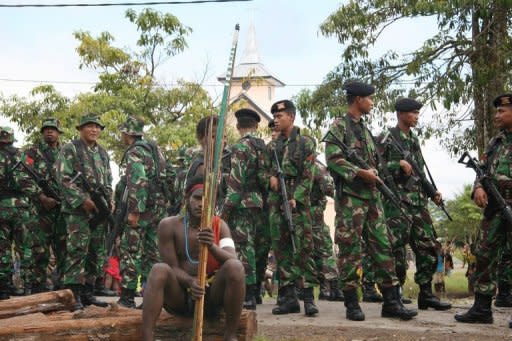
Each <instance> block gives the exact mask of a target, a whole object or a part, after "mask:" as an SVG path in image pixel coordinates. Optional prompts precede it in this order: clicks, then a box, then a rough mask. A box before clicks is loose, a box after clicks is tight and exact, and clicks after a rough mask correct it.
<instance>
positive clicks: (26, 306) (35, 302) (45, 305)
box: [0, 290, 75, 319]
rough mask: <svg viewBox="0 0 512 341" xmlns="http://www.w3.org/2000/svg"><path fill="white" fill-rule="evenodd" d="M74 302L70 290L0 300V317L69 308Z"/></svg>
mask: <svg viewBox="0 0 512 341" xmlns="http://www.w3.org/2000/svg"><path fill="white" fill-rule="evenodd" d="M74 304H75V297H74V296H73V292H71V290H59V291H51V292H43V293H40V294H35V295H30V296H23V297H15V298H11V299H9V300H3V301H0V319H5V318H9V317H13V316H20V315H27V314H33V313H47V312H50V311H57V310H69V309H71V307H73V305H74Z"/></svg>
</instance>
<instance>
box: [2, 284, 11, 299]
mask: <svg viewBox="0 0 512 341" xmlns="http://www.w3.org/2000/svg"><path fill="white" fill-rule="evenodd" d="M6 283H7V279H0V300H8V299H9V298H10V297H11V296H10V295H9V294H10V290H9V286H8V285H7V284H6Z"/></svg>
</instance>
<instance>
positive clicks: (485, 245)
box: [455, 94, 512, 323]
mask: <svg viewBox="0 0 512 341" xmlns="http://www.w3.org/2000/svg"><path fill="white" fill-rule="evenodd" d="M493 104H494V106H495V107H496V115H495V118H494V121H495V122H496V124H497V126H498V128H499V129H500V132H499V134H498V135H497V136H496V137H494V138H493V139H492V140H491V141H490V142H489V145H488V147H487V150H486V152H485V155H484V158H483V167H484V169H485V170H486V173H487V175H488V176H489V177H490V178H491V179H492V181H493V182H494V184H495V186H496V188H497V189H498V191H499V192H500V194H501V195H502V196H503V198H504V199H505V200H506V202H507V204H508V205H509V206H510V205H511V203H512V191H511V188H512V158H511V151H512V94H504V95H501V96H498V97H497V98H496V99H495V100H494V102H493ZM488 195H489V193H486V191H485V189H484V188H483V185H482V183H480V182H479V181H475V185H474V189H473V194H472V197H473V200H474V201H475V203H476V204H477V205H478V206H479V207H481V208H484V218H483V220H482V224H481V225H480V229H479V235H478V241H479V242H478V245H477V246H476V250H475V255H476V270H475V273H474V274H473V278H474V279H475V283H474V288H475V301H474V303H473V306H472V307H471V308H470V309H469V310H468V311H467V312H466V313H464V314H457V315H455V319H456V320H457V321H459V322H465V323H493V317H492V308H491V303H492V297H493V295H494V294H495V291H496V271H497V267H498V262H499V256H500V254H501V253H502V252H505V253H507V254H510V250H512V238H511V237H510V225H509V224H508V223H507V222H506V221H505V219H504V218H503V217H502V215H501V212H500V210H499V208H498V207H497V205H496V202H495V201H494V200H492V198H490V197H489V196H488Z"/></svg>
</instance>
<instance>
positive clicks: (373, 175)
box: [357, 168, 381, 185]
mask: <svg viewBox="0 0 512 341" xmlns="http://www.w3.org/2000/svg"><path fill="white" fill-rule="evenodd" d="M357 176H358V177H360V178H361V179H363V181H364V182H366V183H367V184H370V185H375V184H376V183H377V182H381V180H380V178H379V176H378V175H377V171H376V170H375V169H373V168H371V169H360V170H359V171H358V172H357Z"/></svg>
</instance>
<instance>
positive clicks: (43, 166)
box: [24, 119, 66, 293]
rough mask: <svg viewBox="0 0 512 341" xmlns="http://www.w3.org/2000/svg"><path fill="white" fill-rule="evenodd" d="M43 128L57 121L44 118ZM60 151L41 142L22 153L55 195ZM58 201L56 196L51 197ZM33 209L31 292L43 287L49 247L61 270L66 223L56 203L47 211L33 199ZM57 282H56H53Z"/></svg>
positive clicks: (56, 127) (55, 124)
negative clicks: (35, 226) (35, 224)
mask: <svg viewBox="0 0 512 341" xmlns="http://www.w3.org/2000/svg"><path fill="white" fill-rule="evenodd" d="M45 127H52V128H55V129H57V131H59V132H61V131H60V130H59V126H58V122H57V120H55V119H47V120H45V121H44V122H43V126H42V128H41V131H42V130H43V129H44V128H45ZM59 151H60V145H57V146H56V147H51V146H49V145H48V144H47V143H45V142H41V143H37V144H34V145H32V146H30V147H28V148H27V150H25V152H24V159H25V162H26V164H27V165H28V166H29V167H31V168H32V169H33V171H34V172H35V173H36V174H37V175H38V176H39V177H40V178H41V179H43V180H46V182H47V183H48V185H49V186H50V187H51V188H52V189H53V191H54V192H56V193H57V194H59V186H58V184H57V183H56V182H55V169H54V167H53V166H54V163H55V161H56V160H57V156H58V154H59ZM40 194H44V192H43V191H42V188H38V195H40ZM53 199H55V200H57V201H60V200H61V198H60V196H59V197H58V198H53ZM34 204H35V208H36V210H37V214H38V218H39V228H38V229H37V230H36V231H34V232H33V233H32V245H31V249H32V258H33V262H34V279H33V280H34V282H33V283H32V293H35V292H37V291H39V290H44V289H45V288H44V286H45V284H46V277H47V268H48V263H49V261H50V247H51V248H52V250H53V252H54V256H55V258H56V260H57V270H58V271H61V270H62V265H63V261H64V257H65V250H66V226H65V223H64V220H63V219H62V215H61V214H60V206H59V205H57V206H56V207H54V208H53V209H51V210H47V209H46V208H44V207H43V205H42V204H41V201H40V200H39V199H37V200H35V203H34ZM54 284H57V283H54Z"/></svg>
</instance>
